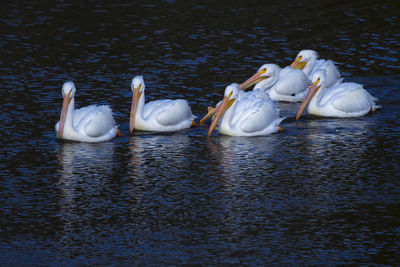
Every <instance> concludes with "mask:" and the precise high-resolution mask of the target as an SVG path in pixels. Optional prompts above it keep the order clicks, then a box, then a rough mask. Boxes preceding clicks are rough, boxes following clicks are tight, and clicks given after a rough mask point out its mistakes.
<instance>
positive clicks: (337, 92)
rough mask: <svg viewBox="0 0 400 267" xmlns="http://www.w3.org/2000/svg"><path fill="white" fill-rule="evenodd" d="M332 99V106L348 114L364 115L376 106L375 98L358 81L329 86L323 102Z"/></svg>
mask: <svg viewBox="0 0 400 267" xmlns="http://www.w3.org/2000/svg"><path fill="white" fill-rule="evenodd" d="M328 101H331V103H332V106H333V107H334V108H335V109H337V110H339V111H342V112H344V113H346V114H359V115H363V114H366V113H368V112H369V111H370V110H371V108H372V109H373V107H374V106H375V103H374V98H373V97H372V96H371V95H370V94H369V93H368V92H367V91H366V90H365V89H364V88H363V86H362V85H361V84H357V83H342V84H338V85H336V86H333V87H331V88H329V90H328V91H327V93H326V94H324V96H323V98H322V99H321V102H320V103H321V104H322V105H323V104H325V103H327V102H328Z"/></svg>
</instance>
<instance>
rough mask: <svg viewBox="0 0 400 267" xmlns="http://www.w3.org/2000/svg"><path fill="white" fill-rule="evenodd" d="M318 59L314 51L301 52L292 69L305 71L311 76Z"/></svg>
mask: <svg viewBox="0 0 400 267" xmlns="http://www.w3.org/2000/svg"><path fill="white" fill-rule="evenodd" d="M317 58H318V53H317V52H316V51H314V50H301V51H300V52H299V53H298V54H297V56H296V59H295V60H294V61H293V62H292V64H291V65H290V67H292V68H294V69H300V70H303V71H304V73H305V74H307V75H308V74H309V73H310V71H311V69H312V66H313V65H314V62H315V60H317Z"/></svg>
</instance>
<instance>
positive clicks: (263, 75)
mask: <svg viewBox="0 0 400 267" xmlns="http://www.w3.org/2000/svg"><path fill="white" fill-rule="evenodd" d="M253 84H255V86H254V88H259V89H262V90H263V91H265V92H267V93H268V94H269V96H270V98H271V99H272V100H275V101H287V102H301V101H303V100H304V98H305V97H306V95H307V91H308V86H309V84H310V80H309V79H308V77H307V76H306V75H305V73H304V72H303V71H301V70H297V69H292V68H291V67H289V66H288V67H285V68H283V69H281V68H280V67H279V66H278V65H276V64H264V65H262V66H261V67H260V68H259V69H258V71H257V72H256V73H255V74H254V75H253V76H251V77H250V78H249V79H247V80H246V81H245V82H243V83H242V84H241V85H240V89H243V90H245V89H247V88H249V87H250V86H252V85H253Z"/></svg>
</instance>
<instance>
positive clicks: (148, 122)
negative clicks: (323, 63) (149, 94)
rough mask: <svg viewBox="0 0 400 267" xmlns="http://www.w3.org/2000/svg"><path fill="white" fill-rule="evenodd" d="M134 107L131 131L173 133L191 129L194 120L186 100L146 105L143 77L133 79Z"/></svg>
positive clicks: (132, 109) (162, 101)
mask: <svg viewBox="0 0 400 267" xmlns="http://www.w3.org/2000/svg"><path fill="white" fill-rule="evenodd" d="M131 89H132V93H133V96H132V107H131V115H130V121H129V130H130V131H131V133H132V131H133V129H134V128H135V129H138V130H145V131H157V132H173V131H179V130H182V129H186V128H190V127H191V126H192V125H194V124H195V123H194V119H195V118H196V117H195V116H193V114H192V111H191V109H190V107H189V104H188V102H187V101H186V100H184V99H176V100H170V99H163V100H156V101H151V102H149V103H146V104H145V95H144V89H145V84H144V80H143V77H142V76H136V77H134V78H133V79H132V83H131Z"/></svg>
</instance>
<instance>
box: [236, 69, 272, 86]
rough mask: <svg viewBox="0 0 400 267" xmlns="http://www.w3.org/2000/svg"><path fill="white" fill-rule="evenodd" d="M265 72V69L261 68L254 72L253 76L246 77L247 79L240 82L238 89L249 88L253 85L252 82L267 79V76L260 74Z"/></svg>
mask: <svg viewBox="0 0 400 267" xmlns="http://www.w3.org/2000/svg"><path fill="white" fill-rule="evenodd" d="M265 72H266V70H265V69H263V70H261V71H259V72H257V73H256V74H254V75H253V76H251V77H250V78H249V79H247V81H245V82H244V83H242V84H241V85H240V86H239V89H240V90H246V89H247V88H249V87H250V86H252V85H254V84H256V83H258V82H261V81H262V80H265V79H267V78H268V77H269V76H261V75H263V74H264V73H265Z"/></svg>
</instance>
